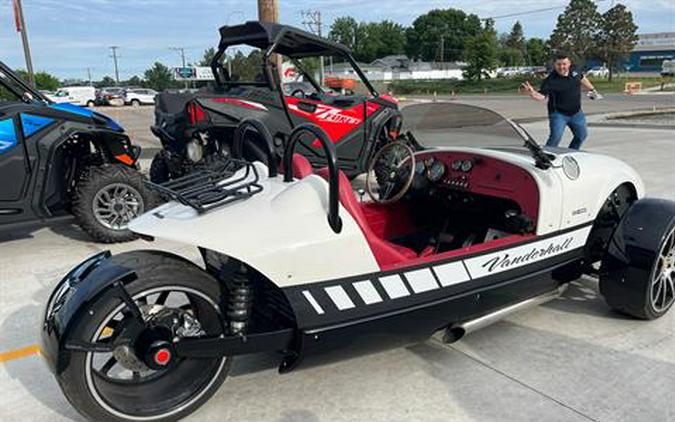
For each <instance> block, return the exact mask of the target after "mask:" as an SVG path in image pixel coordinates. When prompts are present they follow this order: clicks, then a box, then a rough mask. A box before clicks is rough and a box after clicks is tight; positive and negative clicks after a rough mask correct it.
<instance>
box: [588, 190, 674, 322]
mask: <svg viewBox="0 0 675 422" xmlns="http://www.w3.org/2000/svg"><path fill="white" fill-rule="evenodd" d="M674 226H675V202H673V201H669V200H665V199H654V198H647V199H641V200H639V201H636V202H635V203H633V205H631V207H630V208H629V209H628V211H627V212H626V213H625V214H624V216H623V218H622V219H621V222H620V223H619V225H618V227H617V228H616V230H615V231H614V234H613V235H612V238H611V240H610V242H609V245H608V247H607V250H606V252H605V256H604V257H603V259H602V267H601V269H600V293H602V295H603V296H604V297H605V299H606V300H607V302H608V303H609V304H610V306H612V307H613V308H615V309H621V310H624V311H625V312H627V313H630V314H633V315H635V314H639V313H641V312H642V310H643V309H644V307H645V301H646V300H647V298H648V291H649V288H650V286H651V280H652V275H653V272H654V270H655V266H656V265H657V259H658V255H659V253H660V252H661V247H662V245H663V242H664V240H665V237H666V236H667V235H668V234H669V233H670V232H671V231H672V230H673V227H674Z"/></svg>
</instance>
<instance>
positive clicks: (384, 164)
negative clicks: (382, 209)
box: [366, 141, 415, 204]
mask: <svg viewBox="0 0 675 422" xmlns="http://www.w3.org/2000/svg"><path fill="white" fill-rule="evenodd" d="M376 172H377V173H378V174H377V175H376V174H375V173H376ZM378 176H379V177H378ZM414 178H415V153H414V152H413V150H412V149H411V148H410V147H409V146H408V145H406V144H404V143H403V142H399V141H393V142H389V143H388V144H387V145H385V146H384V147H383V148H381V149H380V150H379V151H377V153H376V154H375V156H374V157H373V159H372V160H371V161H370V165H369V166H368V173H367V175H366V192H368V195H369V196H370V197H371V198H372V199H373V201H375V202H377V203H378V204H392V203H394V202H396V201H398V200H400V199H401V198H403V196H404V195H405V194H406V193H407V192H408V190H410V186H412V182H413V179H414ZM376 186H377V189H376ZM397 189H398V190H397ZM376 192H377V195H376V194H375V193H376Z"/></svg>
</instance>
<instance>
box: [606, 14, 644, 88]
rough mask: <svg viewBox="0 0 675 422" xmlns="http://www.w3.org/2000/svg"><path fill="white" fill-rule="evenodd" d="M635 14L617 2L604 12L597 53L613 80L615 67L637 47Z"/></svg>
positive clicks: (610, 78)
mask: <svg viewBox="0 0 675 422" xmlns="http://www.w3.org/2000/svg"><path fill="white" fill-rule="evenodd" d="M637 28H638V27H637V25H635V23H634V22H633V14H632V13H631V12H630V10H628V9H626V6H624V5H623V4H617V5H616V6H614V7H612V8H611V9H609V10H608V11H606V12H605V13H603V14H602V19H601V20H600V30H599V32H598V34H597V37H596V40H595V42H596V45H597V53H598V56H600V57H601V58H602V59H603V60H604V61H605V63H606V64H607V68H608V69H609V80H610V82H611V80H612V75H613V73H614V69H616V67H617V66H618V65H619V63H620V62H621V61H622V60H623V59H625V58H626V56H628V55H629V54H630V52H631V51H632V50H633V47H635V44H636V43H637V40H638V36H637V34H636V31H637Z"/></svg>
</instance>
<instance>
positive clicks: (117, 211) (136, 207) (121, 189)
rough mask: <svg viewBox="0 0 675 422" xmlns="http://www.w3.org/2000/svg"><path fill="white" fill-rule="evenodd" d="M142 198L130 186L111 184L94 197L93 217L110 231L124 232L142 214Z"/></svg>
mask: <svg viewBox="0 0 675 422" xmlns="http://www.w3.org/2000/svg"><path fill="white" fill-rule="evenodd" d="M144 205H145V204H144V203H143V197H142V196H141V194H140V193H139V192H138V191H137V190H136V189H135V188H133V187H132V186H129V185H127V184H124V183H112V184H110V185H107V186H105V187H103V188H102V189H101V190H99V191H98V192H97V193H96V195H95V196H94V203H93V209H94V217H95V218H96V221H98V222H99V223H100V224H101V225H102V226H104V227H106V228H108V229H111V230H120V231H121V230H126V229H127V226H128V225H129V222H130V221H131V220H133V219H134V218H136V217H137V216H138V215H140V214H141V213H142V212H143V209H144Z"/></svg>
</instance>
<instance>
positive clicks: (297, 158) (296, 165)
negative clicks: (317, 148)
mask: <svg viewBox="0 0 675 422" xmlns="http://www.w3.org/2000/svg"><path fill="white" fill-rule="evenodd" d="M291 166H292V167H293V177H295V178H296V179H303V178H305V177H307V176H309V175H310V174H312V173H314V169H313V168H312V165H311V164H310V163H309V160H307V158H305V156H304V155H300V154H293V161H292V162H291Z"/></svg>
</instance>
